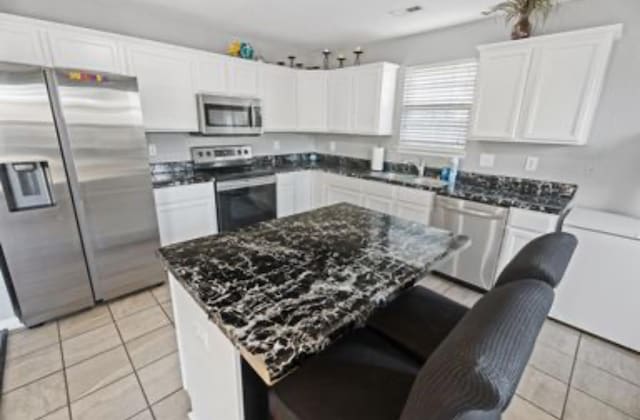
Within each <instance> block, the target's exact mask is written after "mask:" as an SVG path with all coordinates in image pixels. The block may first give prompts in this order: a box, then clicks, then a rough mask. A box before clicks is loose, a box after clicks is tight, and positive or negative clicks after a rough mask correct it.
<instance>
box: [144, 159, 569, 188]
mask: <svg viewBox="0 0 640 420" xmlns="http://www.w3.org/2000/svg"><path fill="white" fill-rule="evenodd" d="M253 166H254V167H256V168H268V167H269V168H270V167H272V168H278V169H289V168H290V169H313V168H327V167H328V168H334V169H338V168H339V169H340V172H367V171H369V167H370V161H369V160H368V159H360V158H353V157H348V156H339V155H330V154H323V153H315V152H310V153H308V152H305V153H287V154H280V155H262V156H257V157H255V161H254V164H253ZM384 170H385V171H389V172H397V173H407V174H417V169H416V168H415V166H413V165H411V164H405V163H396V162H389V161H386V162H385V164H384ZM439 173H440V168H435V167H428V168H426V170H425V175H426V176H428V177H437V176H438V174H439ZM151 174H152V178H153V180H154V183H162V180H163V179H173V180H175V179H176V178H180V177H191V178H194V177H195V178H197V177H198V171H197V170H196V169H195V168H194V164H193V162H192V161H178V162H162V163H152V164H151ZM458 182H459V183H460V184H463V185H464V188H465V190H466V191H465V193H466V194H468V193H469V191H470V190H474V189H477V190H482V191H495V192H500V191H508V192H511V193H515V194H518V195H523V196H542V195H553V196H558V197H566V198H572V197H573V196H574V194H575V193H576V191H577V189H578V186H577V185H575V184H568V183H562V182H555V181H548V180H539V179H531V178H519V177H510V176H501V175H488V174H480V173H476V172H466V171H460V172H459V174H458Z"/></svg>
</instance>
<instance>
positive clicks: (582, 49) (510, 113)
mask: <svg viewBox="0 0 640 420" xmlns="http://www.w3.org/2000/svg"><path fill="white" fill-rule="evenodd" d="M621 34H622V25H612V26H604V27H598V28H593V29H586V30H581V31H574V32H567V33H561V34H555V35H547V36H540V37H535V38H531V39H528V40H521V41H517V42H513V41H511V42H505V43H500V44H494V45H485V46H481V47H479V51H480V59H479V64H480V66H479V72H478V80H477V83H476V99H475V104H474V110H473V119H472V123H471V129H470V138H471V139H473V140H490V141H509V142H528V143H555V144H568V145H581V144H585V143H586V142H587V141H588V139H589V134H590V131H591V125H592V121H593V118H594V115H595V111H596V109H597V106H598V102H599V100H600V93H601V91H602V87H603V85H604V81H605V76H606V70H607V65H608V63H609V57H610V53H611V49H612V47H613V43H614V41H615V39H617V38H619V37H620V35H621Z"/></svg>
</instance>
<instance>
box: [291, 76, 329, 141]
mask: <svg viewBox="0 0 640 420" xmlns="http://www.w3.org/2000/svg"><path fill="white" fill-rule="evenodd" d="M296 74H297V78H298V80H297V83H298V84H297V92H296V94H297V104H298V124H297V129H298V131H311V132H323V131H327V72H325V71H322V70H317V71H316V70H307V71H297V72H296Z"/></svg>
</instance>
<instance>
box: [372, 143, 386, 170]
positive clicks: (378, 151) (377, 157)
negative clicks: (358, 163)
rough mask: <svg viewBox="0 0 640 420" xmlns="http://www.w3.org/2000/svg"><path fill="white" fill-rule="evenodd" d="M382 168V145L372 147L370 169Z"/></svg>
mask: <svg viewBox="0 0 640 420" xmlns="http://www.w3.org/2000/svg"><path fill="white" fill-rule="evenodd" d="M383 169H384V147H374V148H373V150H372V153H371V170H372V171H382V170H383Z"/></svg>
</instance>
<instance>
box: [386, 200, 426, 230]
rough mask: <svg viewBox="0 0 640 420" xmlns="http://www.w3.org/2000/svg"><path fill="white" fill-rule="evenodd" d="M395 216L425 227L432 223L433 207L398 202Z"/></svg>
mask: <svg viewBox="0 0 640 420" xmlns="http://www.w3.org/2000/svg"><path fill="white" fill-rule="evenodd" d="M393 214H395V215H396V216H398V217H402V218H403V219H407V220H411V221H412V222H418V223H422V224H424V225H428V224H429V223H430V221H431V207H427V206H425V205H423V204H418V203H415V202H411V201H403V200H397V201H396V203H395V210H394V212H393Z"/></svg>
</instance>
